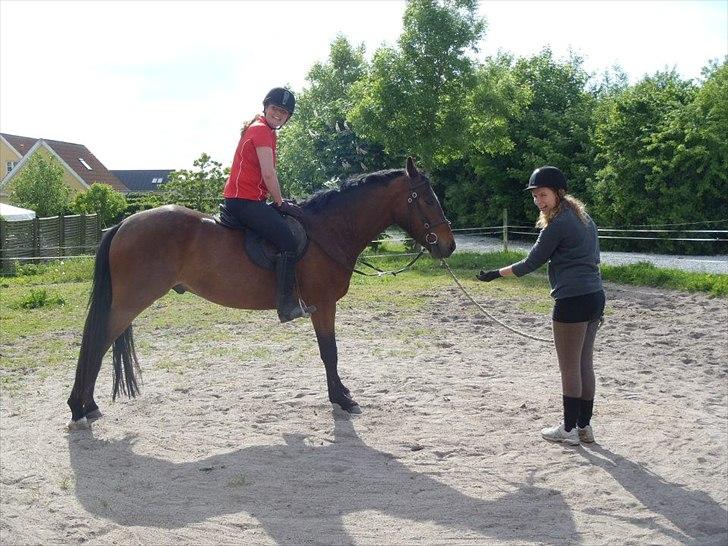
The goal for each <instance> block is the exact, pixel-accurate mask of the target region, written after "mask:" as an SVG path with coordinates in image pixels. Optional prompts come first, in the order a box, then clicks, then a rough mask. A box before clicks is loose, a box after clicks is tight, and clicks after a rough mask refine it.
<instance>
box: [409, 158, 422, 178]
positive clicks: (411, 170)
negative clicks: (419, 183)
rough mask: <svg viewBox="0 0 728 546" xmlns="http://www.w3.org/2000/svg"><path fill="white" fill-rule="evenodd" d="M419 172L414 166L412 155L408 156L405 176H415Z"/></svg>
mask: <svg viewBox="0 0 728 546" xmlns="http://www.w3.org/2000/svg"><path fill="white" fill-rule="evenodd" d="M419 174H420V173H419V171H418V170H417V167H416V166H415V160H414V159H412V156H409V157H408V158H407V176H409V177H410V178H417V177H418V176H419Z"/></svg>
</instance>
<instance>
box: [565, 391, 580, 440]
mask: <svg viewBox="0 0 728 546" xmlns="http://www.w3.org/2000/svg"><path fill="white" fill-rule="evenodd" d="M563 399H564V430H566V432H569V431H570V430H571V429H572V428H574V427H575V426H576V421H577V420H578V419H579V405H580V402H581V399H580V398H574V397H573V396H563Z"/></svg>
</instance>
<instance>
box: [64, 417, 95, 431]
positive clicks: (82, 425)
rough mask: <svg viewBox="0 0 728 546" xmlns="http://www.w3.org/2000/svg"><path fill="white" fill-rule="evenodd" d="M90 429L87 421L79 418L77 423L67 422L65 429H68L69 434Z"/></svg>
mask: <svg viewBox="0 0 728 546" xmlns="http://www.w3.org/2000/svg"><path fill="white" fill-rule="evenodd" d="M90 427H91V424H90V423H89V422H88V419H86V418H85V417H81V418H80V419H79V420H78V421H73V420H71V421H69V422H68V425H67V426H66V429H68V431H69V432H73V431H74V430H84V429H87V428H90Z"/></svg>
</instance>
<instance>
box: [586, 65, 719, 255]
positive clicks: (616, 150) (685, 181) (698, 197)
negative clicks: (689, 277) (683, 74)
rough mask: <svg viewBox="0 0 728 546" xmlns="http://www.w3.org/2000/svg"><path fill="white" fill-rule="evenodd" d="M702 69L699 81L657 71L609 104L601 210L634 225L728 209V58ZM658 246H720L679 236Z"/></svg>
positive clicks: (712, 216) (714, 216)
mask: <svg viewBox="0 0 728 546" xmlns="http://www.w3.org/2000/svg"><path fill="white" fill-rule="evenodd" d="M704 74H705V77H706V79H705V81H704V82H703V84H702V85H701V86H698V85H696V84H695V83H694V82H693V81H690V80H682V79H681V78H680V76H679V75H678V74H677V73H676V72H674V71H672V72H659V73H657V74H655V75H653V76H649V77H646V78H644V79H643V80H642V81H640V82H639V83H638V84H636V85H635V86H633V87H631V88H629V89H627V90H625V91H624V92H623V93H621V94H618V95H616V96H615V97H614V98H613V99H612V100H610V101H608V102H607V103H606V104H605V105H604V110H605V111H604V112H603V113H602V115H601V116H600V117H599V120H598V125H597V127H596V130H595V133H596V135H597V137H598V139H597V145H598V147H599V160H600V162H601V164H602V168H601V169H600V170H599V171H598V173H597V178H598V186H597V188H598V199H597V205H598V206H597V211H596V212H597V214H598V217H599V218H601V219H604V220H605V221H606V222H608V223H609V224H617V225H621V226H629V225H645V224H655V225H661V224H680V223H691V222H699V221H700V220H723V219H725V218H726V217H727V216H728V202H727V201H726V199H725V195H726V193H728V144H727V142H728V129H727V127H728V107H726V103H727V102H728V66H727V65H726V62H723V64H722V65H718V64H714V65H712V66H710V67H708V68H707V69H706V70H705V73H704ZM630 248H633V249H635V248H637V249H639V248H642V247H641V246H640V244H639V243H632V244H631V245H630ZM649 248H654V244H652V243H650V246H649ZM660 248H661V250H665V251H675V250H677V249H680V250H683V251H687V252H695V253H701V252H706V251H708V252H710V251H713V250H717V249H706V248H705V247H702V248H700V247H698V246H696V245H694V244H691V245H687V246H685V247H684V248H682V245H680V244H676V243H663V244H661V245H660Z"/></svg>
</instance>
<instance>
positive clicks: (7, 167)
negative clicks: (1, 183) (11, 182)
mask: <svg viewBox="0 0 728 546" xmlns="http://www.w3.org/2000/svg"><path fill="white" fill-rule="evenodd" d="M17 164H18V162H17V161H8V162H7V163H6V164H5V174H10V171H12V170H13V169H14V168H15V165H17Z"/></svg>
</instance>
